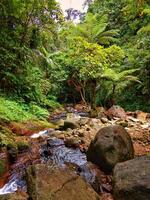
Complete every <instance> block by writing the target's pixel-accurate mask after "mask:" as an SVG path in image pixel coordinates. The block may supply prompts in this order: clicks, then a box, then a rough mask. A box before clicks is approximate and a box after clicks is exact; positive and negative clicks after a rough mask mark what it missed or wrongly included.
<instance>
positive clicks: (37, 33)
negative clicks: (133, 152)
mask: <svg viewBox="0 0 150 200" xmlns="http://www.w3.org/2000/svg"><path fill="white" fill-rule="evenodd" d="M85 5H88V10H87V13H80V12H78V11H76V10H73V9H69V10H67V16H66V17H64V15H63V12H62V10H61V8H60V5H59V3H58V2H57V1H56V0H26V1H21V0H1V1H0V27H1V28H0V94H1V97H0V104H1V105H0V113H1V118H6V119H8V118H9V119H11V120H14V119H15V120H18V117H19V116H18V115H17V114H16V115H15V114H14V115H13V116H11V115H12V112H11V111H9V110H10V108H13V109H15V110H17V109H18V112H19V109H21V110H24V112H26V111H29V110H30V112H31V114H35V115H36V116H40V117H41V116H46V115H47V111H46V109H51V108H55V107H58V106H59V103H78V102H80V101H82V102H84V103H86V104H90V105H91V106H92V107H93V108H94V107H95V106H97V105H99V106H101V105H102V106H106V105H107V102H108V101H113V103H115V104H119V105H121V106H123V107H124V108H126V109H127V110H137V109H142V110H145V111H147V112H150V99H149V97H150V89H149V88H150V45H149V44H150V23H149V22H150V2H149V0H107V1H106V0H94V1H89V0H86V1H85ZM77 16H79V17H80V23H78V24H75V23H74V22H73V20H72V19H75V18H76V17H77ZM8 112H11V113H10V114H8ZM28 115H29V114H28ZM28 115H27V116H26V115H25V116H24V118H25V119H26V117H28ZM24 118H23V119H24Z"/></svg>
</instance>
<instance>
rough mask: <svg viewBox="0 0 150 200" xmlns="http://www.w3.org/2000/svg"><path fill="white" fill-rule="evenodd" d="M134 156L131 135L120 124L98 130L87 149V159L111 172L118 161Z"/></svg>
mask: <svg viewBox="0 0 150 200" xmlns="http://www.w3.org/2000/svg"><path fill="white" fill-rule="evenodd" d="M133 157H134V149H133V144H132V141H131V138H130V135H129V134H128V133H127V131H126V130H125V129H124V128H123V127H122V126H119V125H114V126H107V127H104V128H102V129H100V130H99V131H98V133H97V134H96V136H95V138H94V140H93V141H91V144H90V146H89V148H88V151H87V160H88V161H91V162H93V163H95V164H97V165H98V166H99V167H100V168H101V169H103V170H104V171H106V172H111V170H112V169H113V167H114V166H115V165H116V164H117V163H118V162H122V161H125V160H129V159H132V158H133Z"/></svg>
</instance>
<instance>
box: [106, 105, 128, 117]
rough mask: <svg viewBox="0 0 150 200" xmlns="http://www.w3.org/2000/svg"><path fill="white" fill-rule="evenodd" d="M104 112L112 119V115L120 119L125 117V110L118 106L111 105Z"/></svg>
mask: <svg viewBox="0 0 150 200" xmlns="http://www.w3.org/2000/svg"><path fill="white" fill-rule="evenodd" d="M105 114H106V115H107V116H108V117H109V118H110V119H112V118H113V117H118V118H121V119H123V120H124V119H126V112H125V111H124V109H123V108H121V107H120V106H112V107H111V108H109V109H108V110H107V111H106V112H105Z"/></svg>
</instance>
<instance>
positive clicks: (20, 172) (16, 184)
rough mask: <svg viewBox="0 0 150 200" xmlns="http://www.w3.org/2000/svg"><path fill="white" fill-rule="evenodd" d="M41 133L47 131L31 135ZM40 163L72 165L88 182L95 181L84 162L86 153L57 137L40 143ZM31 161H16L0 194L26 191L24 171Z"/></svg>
mask: <svg viewBox="0 0 150 200" xmlns="http://www.w3.org/2000/svg"><path fill="white" fill-rule="evenodd" d="M41 135H47V131H41V132H39V133H37V134H34V135H32V136H31V138H37V137H38V136H41ZM40 155H41V159H40V160H41V163H47V162H49V161H51V162H53V164H54V165H58V166H60V167H64V166H66V165H68V164H71V165H74V166H75V168H74V170H75V171H76V173H78V174H79V175H81V176H83V177H84V178H85V179H86V180H87V181H88V182H89V183H91V184H92V183H93V182H94V181H95V172H94V171H92V170H90V169H89V168H88V167H87V166H86V164H87V160H86V155H85V154H84V153H82V152H81V151H80V150H79V149H78V148H68V147H66V146H65V144H64V141H63V140H60V139H57V138H50V139H47V140H46V144H44V145H41V149H40ZM30 164H31V163H26V164H22V163H21V162H18V163H16V166H15V168H13V170H12V171H11V175H10V177H9V180H8V182H7V184H5V185H4V187H3V188H1V189H0V195H2V194H8V193H13V192H15V191H17V190H18V189H19V190H23V191H26V181H25V179H24V177H25V171H26V168H27V167H28V166H29V165H30Z"/></svg>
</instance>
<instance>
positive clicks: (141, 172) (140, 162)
mask: <svg viewBox="0 0 150 200" xmlns="http://www.w3.org/2000/svg"><path fill="white" fill-rule="evenodd" d="M113 179H114V196H115V200H148V199H150V156H141V157H137V158H135V159H132V160H129V161H126V162H123V163H118V164H117V165H116V166H115V168H114V176H113Z"/></svg>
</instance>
